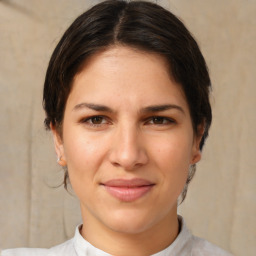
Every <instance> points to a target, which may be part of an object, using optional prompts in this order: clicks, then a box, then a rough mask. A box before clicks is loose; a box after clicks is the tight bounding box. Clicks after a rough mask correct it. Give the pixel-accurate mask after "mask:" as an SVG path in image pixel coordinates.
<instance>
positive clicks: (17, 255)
mask: <svg viewBox="0 0 256 256" xmlns="http://www.w3.org/2000/svg"><path fill="white" fill-rule="evenodd" d="M0 255H1V256H75V255H76V254H75V250H74V247H73V239H71V240H68V241H66V242H64V243H62V244H60V245H57V246H54V247H51V248H49V249H43V248H16V249H7V250H3V251H2V252H1V254H0Z"/></svg>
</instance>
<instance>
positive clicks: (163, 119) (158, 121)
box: [152, 116, 166, 124]
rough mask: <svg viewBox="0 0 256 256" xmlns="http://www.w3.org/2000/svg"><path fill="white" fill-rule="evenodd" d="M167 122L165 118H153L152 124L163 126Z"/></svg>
mask: <svg viewBox="0 0 256 256" xmlns="http://www.w3.org/2000/svg"><path fill="white" fill-rule="evenodd" d="M165 121H166V119H165V118H164V117H158V116H157V117H153V118H152V122H153V123H154V124H163V123H164V122H165Z"/></svg>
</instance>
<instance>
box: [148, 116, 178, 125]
mask: <svg viewBox="0 0 256 256" xmlns="http://www.w3.org/2000/svg"><path fill="white" fill-rule="evenodd" d="M172 123H175V121H174V120H173V119H171V118H167V117H163V116H153V117H151V118H150V119H148V121H147V124H151V125H168V124H172Z"/></svg>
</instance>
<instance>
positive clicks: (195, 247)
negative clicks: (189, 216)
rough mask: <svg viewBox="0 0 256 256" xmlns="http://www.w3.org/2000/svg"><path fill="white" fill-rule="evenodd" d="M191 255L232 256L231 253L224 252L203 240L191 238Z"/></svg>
mask: <svg viewBox="0 0 256 256" xmlns="http://www.w3.org/2000/svg"><path fill="white" fill-rule="evenodd" d="M192 240H193V243H192V254H191V255H193V256H216V255H218V256H232V254H231V253H229V252H226V251H224V250H223V249H221V248H220V247H218V246H216V245H214V244H212V243H210V242H208V241H207V240H205V239H202V238H199V237H196V236H192Z"/></svg>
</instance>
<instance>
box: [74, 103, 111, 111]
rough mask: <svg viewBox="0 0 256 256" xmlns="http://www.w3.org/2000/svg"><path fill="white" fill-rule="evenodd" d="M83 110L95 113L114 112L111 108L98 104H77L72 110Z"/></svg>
mask: <svg viewBox="0 0 256 256" xmlns="http://www.w3.org/2000/svg"><path fill="white" fill-rule="evenodd" d="M83 108H89V109H92V110H95V111H99V112H111V113H112V112H114V111H113V110H112V109H111V108H109V107H107V106H105V105H100V104H93V103H85V102H83V103H80V104H77V105H76V106H75V107H74V108H73V111H74V110H79V109H83Z"/></svg>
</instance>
